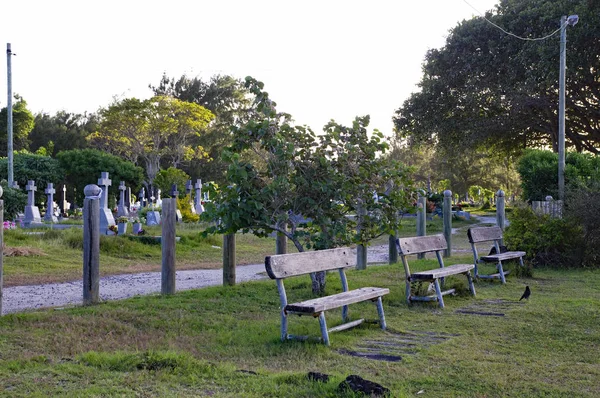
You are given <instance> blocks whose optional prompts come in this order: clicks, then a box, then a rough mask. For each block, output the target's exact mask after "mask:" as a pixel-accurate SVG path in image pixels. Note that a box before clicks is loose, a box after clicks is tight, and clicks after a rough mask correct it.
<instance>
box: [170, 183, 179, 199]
mask: <svg viewBox="0 0 600 398" xmlns="http://www.w3.org/2000/svg"><path fill="white" fill-rule="evenodd" d="M178 196H179V191H177V184H173V185H171V197H172V198H177V197H178Z"/></svg>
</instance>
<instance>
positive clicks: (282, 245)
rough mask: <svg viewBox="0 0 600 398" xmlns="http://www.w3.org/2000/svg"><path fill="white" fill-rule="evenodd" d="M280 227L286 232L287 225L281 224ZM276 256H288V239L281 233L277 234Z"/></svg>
mask: <svg viewBox="0 0 600 398" xmlns="http://www.w3.org/2000/svg"><path fill="white" fill-rule="evenodd" d="M280 226H281V227H282V228H283V229H284V230H285V223H280ZM275 254H287V237H286V236H285V235H284V234H282V233H281V232H277V238H276V240H275Z"/></svg>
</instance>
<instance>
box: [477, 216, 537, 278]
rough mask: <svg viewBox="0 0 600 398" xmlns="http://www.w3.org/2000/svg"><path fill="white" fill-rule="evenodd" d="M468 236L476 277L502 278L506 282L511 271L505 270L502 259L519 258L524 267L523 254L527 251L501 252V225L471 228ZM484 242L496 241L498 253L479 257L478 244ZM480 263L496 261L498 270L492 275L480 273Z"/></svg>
mask: <svg viewBox="0 0 600 398" xmlns="http://www.w3.org/2000/svg"><path fill="white" fill-rule="evenodd" d="M467 236H468V237H469V242H470V243H471V248H472V249H473V259H474V261H473V262H474V265H475V277H476V278H482V279H500V280H501V281H502V283H506V275H508V274H509V271H504V269H503V268H502V261H506V260H515V259H519V262H520V264H521V267H524V264H523V256H525V254H526V253H525V252H520V251H509V252H504V253H501V252H500V245H501V244H502V229H501V228H500V227H498V226H495V227H473V228H469V230H468V231H467ZM483 242H494V247H495V248H496V254H489V255H487V256H481V257H479V254H478V253H477V244H481V243H483ZM480 263H496V270H497V271H498V272H497V273H495V274H490V275H481V274H480V273H479V267H478V264H480Z"/></svg>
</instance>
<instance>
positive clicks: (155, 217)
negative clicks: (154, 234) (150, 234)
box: [146, 191, 160, 225]
mask: <svg viewBox="0 0 600 398" xmlns="http://www.w3.org/2000/svg"><path fill="white" fill-rule="evenodd" d="M159 192H160V191H159ZM155 199H156V197H154V195H152V196H151V197H150V201H151V202H150V203H152V204H151V206H150V211H148V212H147V213H146V225H159V224H160V213H159V212H158V211H156V210H155V208H154V200H155Z"/></svg>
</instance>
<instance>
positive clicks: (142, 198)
mask: <svg viewBox="0 0 600 398" xmlns="http://www.w3.org/2000/svg"><path fill="white" fill-rule="evenodd" d="M138 200H139V201H140V208H142V207H146V190H145V189H144V187H142V189H140V193H139V195H138Z"/></svg>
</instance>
